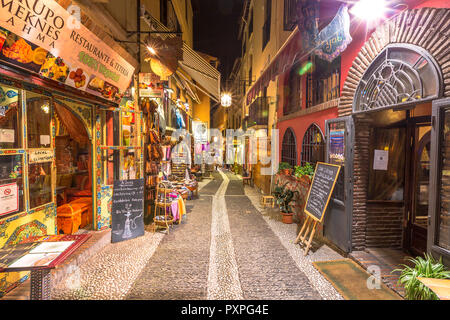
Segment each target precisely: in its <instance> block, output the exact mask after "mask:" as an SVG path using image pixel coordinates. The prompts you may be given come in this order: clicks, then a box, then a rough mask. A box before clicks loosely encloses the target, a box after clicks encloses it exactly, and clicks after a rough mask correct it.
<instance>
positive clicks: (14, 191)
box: [0, 183, 19, 216]
mask: <svg viewBox="0 0 450 320" xmlns="http://www.w3.org/2000/svg"><path fill="white" fill-rule="evenodd" d="M17 210H19V188H18V186H17V183H10V184H4V185H0V216H1V215H5V214H8V213H12V212H16V211H17Z"/></svg>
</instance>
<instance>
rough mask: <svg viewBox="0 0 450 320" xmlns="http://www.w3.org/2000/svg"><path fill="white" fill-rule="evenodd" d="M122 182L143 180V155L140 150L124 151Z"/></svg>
mask: <svg viewBox="0 0 450 320" xmlns="http://www.w3.org/2000/svg"><path fill="white" fill-rule="evenodd" d="M122 155H123V156H122V159H123V160H122V161H123V166H122V180H134V179H140V178H141V172H140V168H141V163H140V160H141V154H140V151H139V150H134V149H133V150H124V151H123V152H122Z"/></svg>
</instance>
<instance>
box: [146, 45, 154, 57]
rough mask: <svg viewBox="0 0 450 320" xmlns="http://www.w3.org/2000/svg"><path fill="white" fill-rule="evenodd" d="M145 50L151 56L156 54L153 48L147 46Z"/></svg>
mask: <svg viewBox="0 0 450 320" xmlns="http://www.w3.org/2000/svg"><path fill="white" fill-rule="evenodd" d="M147 49H148V51H149V52H150V53H151V54H153V55H155V54H156V51H155V49H153V47H150V46H147Z"/></svg>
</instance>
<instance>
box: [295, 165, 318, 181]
mask: <svg viewBox="0 0 450 320" xmlns="http://www.w3.org/2000/svg"><path fill="white" fill-rule="evenodd" d="M294 176H295V177H296V178H297V179H300V180H301V179H303V180H305V181H306V182H307V183H308V184H309V183H311V180H312V177H313V176H314V167H313V166H312V165H311V163H309V162H307V163H306V164H305V165H304V166H295V171H294Z"/></svg>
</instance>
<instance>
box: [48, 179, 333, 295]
mask: <svg viewBox="0 0 450 320" xmlns="http://www.w3.org/2000/svg"><path fill="white" fill-rule="evenodd" d="M213 177H214V179H213V180H212V181H205V182H202V186H201V187H202V188H201V191H200V197H199V198H198V199H196V200H192V201H188V202H187V211H188V215H187V219H186V220H183V221H182V223H181V224H180V225H176V226H174V227H173V228H171V229H170V232H169V233H168V234H167V233H163V232H157V233H155V234H153V233H148V232H146V234H145V236H144V237H141V238H138V239H134V240H130V241H126V242H122V243H118V244H110V245H107V246H106V247H105V248H104V249H103V250H102V251H101V252H100V253H99V254H97V255H96V256H94V257H93V258H91V259H90V260H89V261H88V262H87V263H85V264H84V265H83V266H82V267H81V268H80V270H78V272H76V273H75V278H71V279H67V280H66V281H62V282H61V284H60V286H59V287H58V288H55V290H54V291H53V298H54V299H130V300H142V299H150V300H191V299H192V300H200V299H201V300H206V299H211V300H229V299H233V300H241V299H249V300H252V299H262V300H266V299H280V300H294V299H295V300H303V299H342V298H341V297H340V295H339V294H338V293H337V292H336V291H335V290H334V288H333V287H332V286H331V285H330V284H329V283H328V282H327V281H326V280H325V279H324V278H323V277H322V276H321V275H320V273H318V272H317V270H315V269H314V267H313V266H312V264H311V262H312V261H314V260H330V259H338V258H340V256H339V255H337V254H336V253H334V252H333V251H332V250H330V249H329V248H327V247H325V246H323V247H321V248H319V249H318V250H316V251H315V252H314V253H313V255H311V254H310V255H308V257H303V254H302V250H301V249H300V246H298V245H294V244H293V243H292V242H293V239H295V233H296V229H295V225H284V224H282V223H280V222H278V221H276V220H273V219H270V218H269V217H268V216H267V215H265V214H264V210H263V209H262V208H261V207H260V205H259V203H258V202H259V197H260V195H259V194H258V193H257V192H256V191H255V190H254V189H253V188H250V187H248V188H247V187H246V188H245V189H244V187H243V185H242V180H241V179H240V177H239V176H235V175H233V174H231V173H223V172H221V171H219V172H213Z"/></svg>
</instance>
